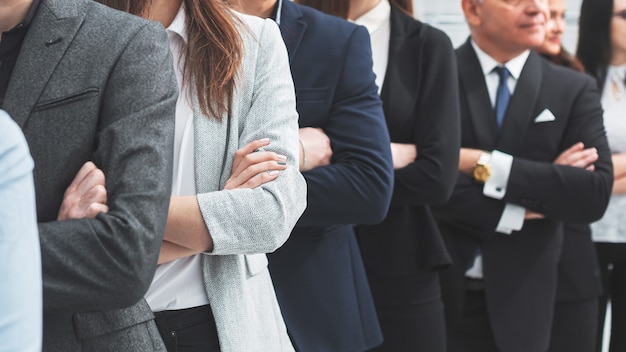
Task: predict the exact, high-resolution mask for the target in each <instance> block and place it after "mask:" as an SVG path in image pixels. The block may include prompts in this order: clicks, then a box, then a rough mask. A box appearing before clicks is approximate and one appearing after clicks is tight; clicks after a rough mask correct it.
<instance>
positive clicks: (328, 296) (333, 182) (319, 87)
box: [269, 1, 393, 352]
mask: <svg viewBox="0 0 626 352" xmlns="http://www.w3.org/2000/svg"><path fill="white" fill-rule="evenodd" d="M282 6H283V8H282V14H281V17H280V27H281V32H282V34H283V38H284V40H285V44H286V46H287V51H288V52H289V58H290V64H291V71H292V75H293V79H294V83H295V88H296V103H297V109H298V112H299V113H300V127H320V128H322V129H323V130H324V132H325V133H326V134H327V135H328V137H329V138H330V141H331V146H332V149H333V157H332V160H331V164H330V165H328V166H324V167H318V168H315V169H313V170H310V171H307V172H304V173H303V174H304V177H305V178H306V181H307V185H308V195H307V202H308V205H307V209H306V211H305V212H304V214H303V215H302V217H301V218H300V221H299V223H298V225H297V226H296V228H295V229H294V231H293V232H292V234H291V237H290V238H289V240H288V241H287V242H286V243H285V245H283V247H281V248H280V249H279V250H277V251H276V252H275V253H273V254H271V255H269V262H270V271H271V274H272V278H273V281H274V286H275V288H276V294H277V296H278V301H279V303H280V306H281V309H282V312H283V316H284V318H285V322H286V324H287V329H288V330H289V333H290V335H291V337H292V340H293V342H294V344H295V346H296V348H297V349H298V350H299V351H304V352H308V351H348V352H349V351H363V350H366V349H369V348H371V347H373V346H376V345H378V344H380V343H381V342H382V335H381V333H380V329H379V326H378V320H377V317H376V312H375V309H374V304H373V301H372V298H371V294H370V291H369V286H368V284H367V278H366V275H365V270H364V268H363V262H362V260H361V255H360V252H359V248H358V246H357V243H356V238H355V235H354V230H353V226H352V225H351V224H357V223H360V224H372V223H377V222H380V221H382V219H383V218H384V217H385V214H386V212H387V209H388V207H389V202H390V199H391V192H392V190H393V165H392V161H391V152H390V141H389V134H388V132H387V127H386V124H385V120H384V115H383V110H382V105H381V101H380V98H379V97H378V94H377V87H376V85H375V83H374V74H373V72H372V55H371V48H370V40H369V35H368V33H367V30H366V29H365V28H363V27H360V26H356V25H354V24H351V23H349V22H347V21H345V20H342V19H339V18H337V17H332V16H329V15H326V14H323V13H321V12H319V11H317V10H313V9H311V8H309V7H305V6H302V5H298V4H294V3H292V2H291V1H284V2H283V5H282Z"/></svg>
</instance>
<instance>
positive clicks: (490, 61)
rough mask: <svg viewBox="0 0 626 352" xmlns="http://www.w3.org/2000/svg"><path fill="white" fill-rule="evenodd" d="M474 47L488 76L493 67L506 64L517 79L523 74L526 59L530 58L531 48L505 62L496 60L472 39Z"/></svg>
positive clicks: (484, 72) (512, 75) (484, 73)
mask: <svg viewBox="0 0 626 352" xmlns="http://www.w3.org/2000/svg"><path fill="white" fill-rule="evenodd" d="M471 43H472V47H473V48H474V51H475V52H476V56H478V61H479V62H480V67H481V68H482V70H483V75H485V76H487V75H488V74H490V73H492V72H493V69H494V68H496V66H504V67H506V68H507V70H509V73H510V74H511V77H512V78H513V79H515V80H516V81H517V80H518V79H519V76H520V75H521V74H522V69H524V65H525V64H526V60H528V55H530V50H526V51H524V52H523V53H521V54H519V55H518V56H516V57H514V58H513V59H511V60H509V61H507V62H505V63H504V65H503V64H501V63H499V62H498V61H496V60H495V59H494V58H493V57H491V56H490V55H489V54H487V53H486V52H484V51H483V50H482V49H481V48H480V47H479V46H478V44H476V42H474V41H473V40H472V41H471Z"/></svg>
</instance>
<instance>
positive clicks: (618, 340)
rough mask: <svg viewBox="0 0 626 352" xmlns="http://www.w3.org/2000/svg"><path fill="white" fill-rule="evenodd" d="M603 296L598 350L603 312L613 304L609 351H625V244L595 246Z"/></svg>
mask: <svg viewBox="0 0 626 352" xmlns="http://www.w3.org/2000/svg"><path fill="white" fill-rule="evenodd" d="M596 250H597V252H598V261H599V262H600V276H601V278H602V285H603V289H604V290H603V291H604V292H603V294H602V296H600V303H599V309H598V317H599V318H598V337H597V344H596V351H598V352H600V351H602V335H603V331H604V313H605V312H606V306H607V302H608V301H610V302H611V343H610V347H609V351H610V352H624V351H626V334H625V333H624V332H625V331H626V243H604V242H598V243H596Z"/></svg>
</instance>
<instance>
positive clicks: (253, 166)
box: [224, 152, 287, 189]
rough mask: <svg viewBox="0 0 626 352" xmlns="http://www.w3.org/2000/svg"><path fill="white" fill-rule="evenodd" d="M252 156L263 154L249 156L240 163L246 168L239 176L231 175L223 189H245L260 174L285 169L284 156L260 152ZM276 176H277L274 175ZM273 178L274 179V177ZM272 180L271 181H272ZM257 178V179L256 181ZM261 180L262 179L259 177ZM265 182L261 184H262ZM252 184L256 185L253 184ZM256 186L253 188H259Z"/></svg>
mask: <svg viewBox="0 0 626 352" xmlns="http://www.w3.org/2000/svg"><path fill="white" fill-rule="evenodd" d="M254 154H263V155H254V156H250V158H248V157H246V158H244V160H243V161H242V163H241V164H242V165H247V167H246V168H245V169H244V170H243V171H242V172H241V173H239V174H237V175H234V174H233V175H232V176H231V177H230V178H229V179H228V181H226V185H225V186H224V189H234V188H247V187H246V186H245V185H248V184H249V183H248V181H249V180H250V179H252V178H254V177H255V176H257V175H258V174H260V173H265V172H267V171H279V170H285V169H286V168H287V164H286V163H285V161H286V160H287V159H286V157H285V156H282V155H278V154H276V153H273V152H261V153H254ZM276 176H278V174H276ZM274 178H275V177H274ZM274 178H272V180H273V179H274ZM258 179H259V178H257V180H258ZM261 179H264V178H263V177H261ZM263 183H265V182H262V183H261V184H263ZM253 184H256V183H255V182H253ZM259 185H260V184H257V185H256V186H254V187H257V186H259Z"/></svg>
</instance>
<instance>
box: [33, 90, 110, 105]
mask: <svg viewBox="0 0 626 352" xmlns="http://www.w3.org/2000/svg"><path fill="white" fill-rule="evenodd" d="M99 93H100V89H99V88H96V87H91V88H86V89H84V90H82V91H79V92H73V93H70V94H66V95H64V96H62V97H58V98H51V99H46V100H44V101H42V102H39V103H37V105H35V107H34V110H35V111H39V110H47V109H52V108H54V107H57V106H62V105H65V104H71V103H74V102H77V101H80V100H83V99H87V98H91V97H95V96H97V95H98V94H99Z"/></svg>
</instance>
